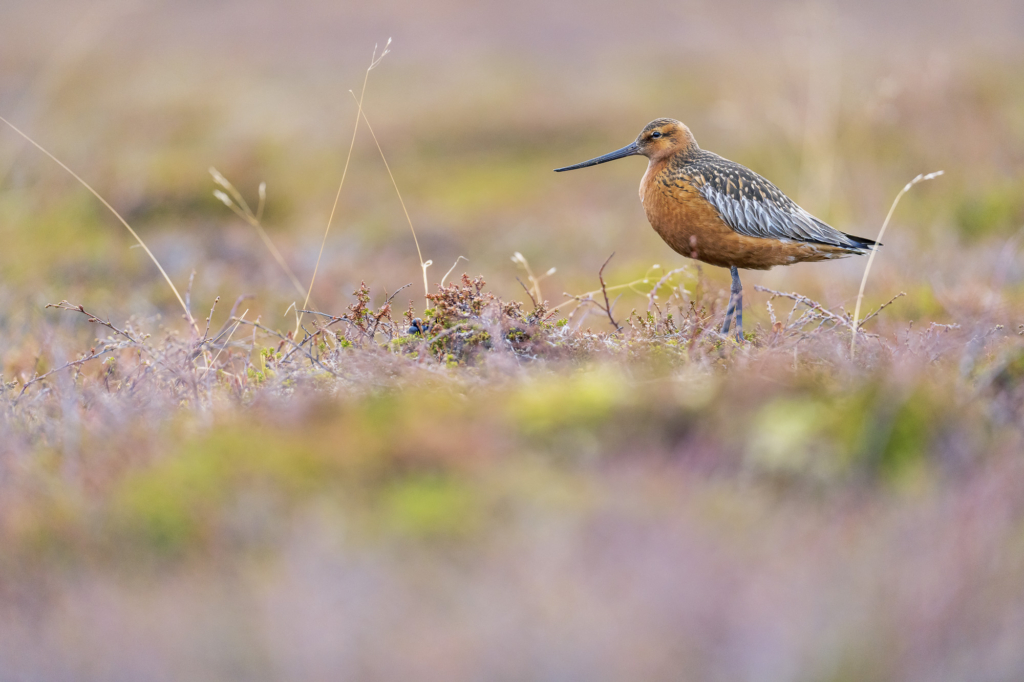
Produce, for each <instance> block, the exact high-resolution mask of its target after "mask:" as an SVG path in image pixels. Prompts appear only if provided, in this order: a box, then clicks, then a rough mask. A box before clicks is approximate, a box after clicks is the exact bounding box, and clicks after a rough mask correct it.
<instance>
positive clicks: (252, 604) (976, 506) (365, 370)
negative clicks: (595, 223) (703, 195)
mask: <svg viewBox="0 0 1024 682" xmlns="http://www.w3.org/2000/svg"><path fill="white" fill-rule="evenodd" d="M401 293H402V292H396V293H395V294H390V295H387V296H386V297H378V298H379V304H377V305H374V304H373V303H371V301H372V299H373V296H372V293H371V292H370V291H368V289H367V287H366V286H365V285H364V286H361V287H360V288H359V289H357V290H356V291H355V292H353V296H352V302H351V303H350V305H349V306H348V310H346V311H341V312H338V313H333V314H332V313H323V312H322V311H321V312H320V313H318V314H314V313H307V314H305V315H304V316H303V318H302V319H301V321H300V322H299V324H298V330H299V332H298V334H296V333H295V328H289V329H285V330H276V329H272V328H270V327H267V326H264V325H263V324H262V323H260V322H258V321H247V320H246V319H245V317H244V315H242V314H241V313H240V312H239V310H240V308H242V307H244V300H240V301H238V302H237V303H236V304H235V305H234V307H233V309H232V310H231V311H230V314H229V315H227V317H226V319H225V320H224V321H223V324H222V325H221V326H220V328H219V329H218V328H216V327H215V326H213V325H211V324H210V323H209V322H208V321H206V322H203V321H199V322H197V325H196V328H197V329H198V331H193V328H191V327H189V325H188V324H187V323H186V322H185V321H184V319H182V320H181V321H180V322H176V323H174V324H166V323H165V322H163V321H162V320H160V319H139V318H135V319H131V320H128V321H127V322H125V323H124V324H114V323H112V322H110V321H109V320H107V319H106V318H104V317H102V316H100V315H98V314H95V313H94V312H92V311H89V310H88V309H86V308H85V307H83V306H79V305H75V304H69V303H67V302H61V303H60V304H57V305H55V306H54V307H53V309H51V310H50V313H51V314H53V315H63V316H70V318H71V319H72V320H73V321H74V323H75V324H77V325H80V326H86V327H88V329H89V331H92V332H96V331H98V332H100V333H99V334H98V335H97V336H96V338H95V340H94V342H93V343H92V344H91V345H90V347H89V349H88V350H87V351H85V352H83V353H81V354H80V355H76V356H75V357H73V358H71V359H70V360H69V363H70V364H68V363H53V367H51V368H49V369H47V367H49V365H48V364H46V363H50V362H52V358H48V359H44V358H41V357H37V358H34V364H35V366H36V370H35V371H36V373H37V374H38V377H36V378H29V379H28V380H25V379H18V378H13V379H12V378H11V377H10V376H7V377H5V379H4V381H5V383H4V389H3V390H4V392H3V396H2V399H3V403H2V404H3V416H2V421H0V433H2V438H0V443H2V445H0V456H2V461H3V462H4V467H3V471H2V477H0V488H2V495H0V499H2V502H0V507H2V509H0V518H2V519H3V524H2V526H0V534H2V542H3V545H4V547H5V551H4V553H3V559H2V561H3V575H4V580H3V581H2V583H0V603H2V605H3V606H2V609H3V611H4V613H5V614H6V615H5V618H4V619H3V623H4V624H3V626H2V627H0V633H2V636H0V642H2V646H0V656H2V658H3V659H4V661H5V671H4V673H2V676H3V678H4V679H19V678H20V677H21V676H24V675H30V676H33V677H37V678H42V679H61V678H63V677H66V676H68V675H73V676H75V677H78V678H82V677H83V675H84V678H87V679H137V678H138V677H139V676H144V677H147V678H153V679H160V678H162V677H166V678H167V679H172V678H176V677H177V676H178V675H182V674H185V675H189V676H192V675H195V676H199V677H202V676H204V675H210V674H211V672H210V671H215V672H214V673H212V674H214V676H215V677H219V678H246V679H309V678H311V677H312V678H314V679H320V678H323V679H327V678H329V677H330V676H331V675H333V674H334V673H335V672H336V671H338V670H355V671H358V672H357V673H356V674H355V675H354V677H356V678H359V679H394V678H395V677H396V676H397V677H403V676H409V675H417V674H419V673H420V672H421V671H423V670H427V671H429V675H428V677H430V678H431V679H480V678H488V679H490V678H499V679H542V678H548V677H552V676H554V677H560V676H562V675H564V674H568V675H570V676H573V677H575V676H583V677H588V678H593V679H635V678H638V677H640V678H644V679H675V677H676V675H677V673H678V670H679V666H680V665H681V662H683V663H682V664H684V665H685V666H686V669H687V670H689V671H694V672H693V674H694V675H695V677H697V678H700V679H717V678H722V679H726V678H730V679H735V678H737V677H740V678H749V679H834V680H845V679H892V678H893V677H899V678H901V679H922V680H924V679H929V680H932V679H957V678H959V677H960V676H961V675H963V674H966V673H965V671H970V673H971V674H972V675H975V674H979V671H980V672H981V673H982V677H984V678H985V679H1007V678H1008V676H1011V675H1012V674H1015V671H1017V670H1020V669H1021V665H1022V659H1021V655H1020V649H1019V647H1016V645H1015V643H1016V642H1018V641H1019V638H1018V636H1019V633H1020V632H1021V619H1022V618H1024V600H1022V599H1021V596H1020V591H1019V589H1018V586H1019V584H1020V581H1021V579H1024V544H1022V542H1021V537H1022V536H1021V529H1022V528H1024V489H1022V488H1021V486H1022V483H1021V481H1024V476H1022V475H1021V474H1024V471H1022V466H1024V462H1022V460H1021V458H1020V452H1021V451H1024V442H1022V440H1024V439H1022V433H1021V430H1020V424H1021V405H1022V403H1024V369H1022V367H1024V350H1022V346H1021V344H1020V343H1019V341H1017V339H1016V335H1015V334H1013V333H1012V332H1009V331H1008V330H1006V329H1003V328H1001V327H999V326H998V325H993V324H992V323H991V322H990V320H989V319H988V316H987V315H984V314H979V315H978V316H977V317H976V318H975V319H971V320H968V319H965V320H964V321H963V322H962V323H959V324H945V325H931V326H928V327H926V328H923V329H914V328H913V326H906V327H904V326H902V325H900V326H893V325H889V327H888V329H887V332H886V333H884V334H868V333H866V332H864V331H863V330H862V331H861V332H859V333H860V334H861V335H862V336H863V337H864V338H863V339H862V342H861V345H860V351H859V353H858V355H857V356H855V357H854V358H851V357H850V354H849V340H850V324H849V315H847V314H846V313H844V312H843V311H842V310H829V309H826V308H825V307H824V306H822V305H820V304H818V303H816V302H814V301H812V300H809V299H807V298H806V297H803V296H801V295H798V294H791V295H785V294H779V293H773V294H772V295H771V296H770V298H769V299H768V300H769V303H768V306H770V309H771V314H772V316H773V317H772V318H771V319H774V320H775V322H774V323H773V324H772V325H771V326H770V327H767V328H766V327H763V326H761V325H758V327H757V328H756V329H755V330H753V331H751V332H749V333H748V338H747V339H746V340H745V341H744V342H743V343H737V342H736V340H735V339H733V338H729V337H723V336H722V335H720V334H719V333H718V332H717V327H718V320H719V318H720V316H721V312H720V310H715V309H714V305H713V301H712V305H711V308H710V309H709V307H708V305H706V303H708V302H706V301H703V300H701V299H700V298H693V297H691V296H689V295H688V294H687V291H686V290H685V289H683V288H680V289H677V290H676V291H675V292H674V293H673V294H672V295H670V296H668V297H662V299H661V303H660V305H656V302H655V301H654V300H653V299H652V300H650V301H649V302H650V304H651V305H650V307H651V312H649V313H648V312H647V311H643V312H638V311H633V312H632V314H630V315H628V316H622V319H621V320H618V319H615V318H614V317H613V314H614V309H612V310H611V311H609V310H607V309H602V308H601V305H602V304H603V302H604V300H605V299H604V298H603V297H602V296H601V295H599V294H598V295H597V296H591V297H589V298H586V297H580V298H581V300H583V301H584V304H586V301H588V300H590V301H592V302H591V303H590V307H592V308H598V309H599V313H600V317H595V318H591V321H593V322H596V321H598V320H600V321H601V322H602V325H603V329H604V330H602V331H595V330H593V329H591V328H584V327H580V326H578V325H574V324H573V323H572V322H571V321H570V320H569V319H568V318H567V317H564V318H563V317H558V315H559V312H560V311H557V310H555V311H551V310H550V309H549V308H548V307H547V306H546V305H545V304H543V303H539V304H535V303H534V302H533V301H530V300H528V301H527V302H526V303H525V304H524V303H523V302H520V301H504V300H502V299H500V298H499V297H497V296H495V295H493V294H491V293H489V292H488V290H487V287H486V283H485V282H484V280H483V278H481V277H477V278H470V277H469V276H466V275H464V276H462V277H461V278H460V280H459V281H456V282H454V283H450V284H447V285H445V286H438V287H437V289H436V292H435V293H433V294H431V295H430V297H429V301H430V305H431V307H430V308H427V309H426V311H425V312H424V313H417V312H416V311H415V309H414V307H413V305H412V304H410V309H409V311H407V312H406V313H405V314H404V315H402V314H398V313H396V311H395V308H394V302H395V298H396V296H398V295H400V294H401ZM527 298H529V297H527ZM716 300H717V299H716ZM781 302H785V303H786V304H787V305H786V306H785V307H784V306H782V305H781ZM894 305H896V304H894ZM585 308H586V305H584V309H585ZM790 309H792V310H793V313H792V314H789V310H790ZM783 310H784V311H785V312H782V311H783ZM609 312H611V313H612V314H609ZM213 313H214V314H215V313H216V310H214V311H213ZM884 315H885V311H884V310H883V311H882V313H881V316H880V318H879V319H884ZM211 317H212V315H211ZM613 321H614V322H615V324H616V326H617V327H619V329H617V330H616V329H615V327H613V326H612V322H613ZM844 321H845V322H844ZM66 341H70V335H69V338H68V339H66ZM83 360H84V362H83ZM97 627H98V628H99V629H97ZM140 632H150V633H152V634H153V635H154V636H149V635H145V634H139V633H140ZM117 641H128V642H131V643H132V648H133V652H132V653H131V655H125V653H126V652H125V651H124V650H122V649H120V648H119V647H117V646H115V645H114V644H113V643H114V642H117ZM752 642H753V644H752ZM395 651H401V652H402V655H401V656H396V655H391V653H393V652H395ZM389 652H391V653H389ZM501 652H505V653H501Z"/></svg>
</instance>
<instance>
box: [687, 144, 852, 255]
mask: <svg viewBox="0 0 1024 682" xmlns="http://www.w3.org/2000/svg"><path fill="white" fill-rule="evenodd" d="M686 171H687V174H689V175H690V177H691V178H692V180H693V181H694V184H696V185H698V187H699V190H700V193H701V196H703V197H704V198H705V199H706V200H707V201H708V203H710V204H711V205H712V206H714V207H715V209H716V210H717V211H718V212H719V214H720V215H721V216H722V220H724V221H725V223H726V224H727V225H728V226H729V227H730V228H732V229H733V230H735V231H736V232H738V233H739V234H742V235H746V236H748V237H761V238H765V239H780V240H792V241H798V242H810V243H817V244H828V245H831V246H838V247H841V248H848V249H850V250H851V251H854V252H861V251H863V250H864V249H865V248H866V247H867V246H868V243H865V242H867V240H859V239H858V238H851V237H850V236H849V235H846V234H844V233H842V232H840V231H839V230H837V229H835V228H834V227H832V226H830V225H828V224H827V223H824V222H822V221H821V220H818V219H817V218H815V217H814V216H812V215H811V214H810V213H808V212H807V211H805V210H804V209H802V208H800V206H798V205H797V204H796V202H794V201H793V200H792V199H790V198H789V197H787V196H786V195H785V194H783V193H782V192H781V191H780V190H779V189H778V188H777V187H776V186H775V185H773V184H772V183H770V182H769V181H768V180H765V179H764V178H762V177H761V176H760V175H758V174H757V173H754V172H753V171H751V170H749V169H747V168H744V167H743V166H741V165H739V164H737V163H733V162H732V161H727V160H726V159H723V158H722V157H720V156H717V155H715V154H711V153H709V152H704V153H703V154H701V158H698V159H691V160H690V162H689V163H688V164H687V168H686Z"/></svg>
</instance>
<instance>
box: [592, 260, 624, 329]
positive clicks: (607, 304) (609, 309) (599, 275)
mask: <svg viewBox="0 0 1024 682" xmlns="http://www.w3.org/2000/svg"><path fill="white" fill-rule="evenodd" d="M614 257H615V252H614V251H612V255H611V256H608V260H606V261H605V262H604V265H602V266H601V269H600V270H598V271H597V279H598V280H599V281H600V282H601V293H602V294H604V311H605V312H606V313H607V314H608V319H609V320H610V321H611V323H612V326H614V327H615V331H622V327H620V326H619V323H618V322H616V321H615V318H614V317H612V306H611V303H610V302H609V301H608V288H607V286H605V283H604V269H605V267H606V266H607V265H608V261H610V260H611V259H612V258H614ZM616 300H618V299H616ZM598 307H599V308H600V307H601V306H600V305H598Z"/></svg>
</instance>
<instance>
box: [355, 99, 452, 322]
mask: <svg viewBox="0 0 1024 682" xmlns="http://www.w3.org/2000/svg"><path fill="white" fill-rule="evenodd" d="M349 93H351V95H352V97H353V98H355V96H356V93H354V92H352V91H351V90H349ZM356 104H358V105H359V115H360V116H362V117H363V121H364V122H365V123H366V128H367V129H368V130H369V131H370V136H371V137H373V143H374V144H376V145H377V151H378V152H380V158H381V160H382V161H383V162H384V167H385V168H387V170H388V176H389V177H390V178H391V184H392V185H393V186H394V188H395V194H397V195H398V202H399V203H400V204H402V212H404V213H405V220H406V222H408V223H409V231H410V232H412V240H413V242H414V243H415V244H416V255H417V256H418V257H419V259H420V268H421V269H422V270H423V298H424V300H425V301H426V305H428V306H429V305H430V299H428V298H427V294H429V293H430V285H429V284H427V268H429V267H430V266H431V265H433V264H434V261H432V260H428V261H425V260H423V251H421V250H420V240H419V239H418V238H417V237H416V228H415V227H413V226H412V218H410V217H409V209H407V208H406V207H405V200H404V199H402V192H401V191H399V189H398V183H397V182H396V181H395V174H394V173H392V172H391V166H390V165H389V164H388V160H387V158H386V157H385V156H384V150H383V149H381V146H380V142H378V141H377V135H376V133H374V132H373V126H371V125H370V119H368V118H366V112H365V111H363V102H362V100H357V101H356ZM455 262H456V263H458V260H456V261H455ZM452 267H454V266H452ZM449 272H451V271H450V270H449ZM446 276H447V275H446Z"/></svg>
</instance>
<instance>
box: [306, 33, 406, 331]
mask: <svg viewBox="0 0 1024 682" xmlns="http://www.w3.org/2000/svg"><path fill="white" fill-rule="evenodd" d="M390 46H391V38H388V42H387V43H386V44H385V45H384V51H383V52H382V53H381V55H380V56H379V57H378V56H377V46H376V45H374V46H373V56H372V57H371V58H370V66H369V68H367V69H366V75H365V76H363V89H362V90H361V91H360V92H359V111H362V108H363V98H364V97H365V95H366V84H367V83H368V82H369V80H370V72H371V71H373V70H374V69H375V68H376V67H377V65H378V64H380V62H381V60H382V59H384V57H386V56H387V55H388V52H390V51H391V50H390V49H388V48H389V47H390ZM359 120H360V116H359V114H358V113H357V114H356V122H355V125H354V126H353V127H352V140H351V141H350V142H349V145H348V156H347V157H345V168H344V170H342V172H341V182H340V183H338V193H337V194H335V195H334V206H332V207H331V215H330V217H328V218H327V228H326V229H325V230H324V238H323V241H322V242H320V253H319V254H317V257H316V265H315V266H314V267H313V277H312V278H311V279H310V280H309V289H307V290H306V299H305V301H303V303H302V309H303V310H307V309H308V306H309V297H310V295H311V294H312V293H313V284H314V283H315V282H316V273H317V271H319V269H320V259H321V258H323V255H324V246H325V245H326V244H327V235H328V234H330V232H331V223H333V222H334V214H335V213H336V212H337V210H338V200H339V199H341V188H342V187H344V186H345V177H346V176H347V175H348V166H349V163H350V162H351V161H352V150H353V149H355V146H356V133H358V132H359ZM301 322H302V315H301V313H300V314H299V316H298V318H297V320H296V323H295V330H296V332H297V331H298V329H299V324H300V323H301Z"/></svg>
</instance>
